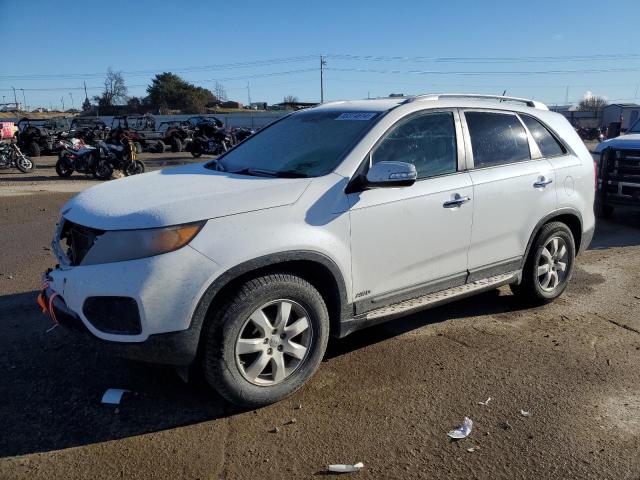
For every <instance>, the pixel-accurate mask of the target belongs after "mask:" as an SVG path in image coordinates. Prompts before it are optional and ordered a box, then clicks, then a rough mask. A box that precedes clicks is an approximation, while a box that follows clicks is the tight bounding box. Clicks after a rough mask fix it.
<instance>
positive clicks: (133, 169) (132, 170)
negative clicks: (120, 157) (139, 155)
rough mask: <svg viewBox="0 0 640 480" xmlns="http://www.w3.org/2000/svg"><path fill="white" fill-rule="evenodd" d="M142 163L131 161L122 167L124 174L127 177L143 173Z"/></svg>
mask: <svg viewBox="0 0 640 480" xmlns="http://www.w3.org/2000/svg"><path fill="white" fill-rule="evenodd" d="M144 168H145V167H144V163H142V162H141V161H140V160H131V161H130V162H129V163H127V165H126V166H125V167H124V174H125V175H126V176H127V177H128V176H131V175H138V174H140V173H144Z"/></svg>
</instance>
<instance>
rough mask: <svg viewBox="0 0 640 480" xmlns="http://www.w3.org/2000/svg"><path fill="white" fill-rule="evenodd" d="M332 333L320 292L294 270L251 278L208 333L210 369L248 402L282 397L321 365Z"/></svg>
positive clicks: (209, 376) (214, 379)
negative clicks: (292, 271) (292, 272)
mask: <svg viewBox="0 0 640 480" xmlns="http://www.w3.org/2000/svg"><path fill="white" fill-rule="evenodd" d="M328 338H329V315H328V313H327V307H326V305H325V303H324V300H323V298H322V296H321V295H320V293H318V291H317V290H316V289H315V288H314V287H313V286H312V285H311V284H310V283H309V282H307V281H306V280H304V279H303V278H301V277H298V276H295V275H291V274H288V273H281V274H272V275H265V276H262V277H258V278H255V279H253V280H249V281H247V282H246V283H245V284H243V285H242V286H241V287H240V288H239V289H238V291H237V293H236V294H235V295H233V296H231V298H230V299H229V300H228V301H227V302H226V304H225V305H222V306H221V308H220V309H218V313H217V314H216V316H215V317H214V318H212V319H211V321H210V322H209V323H208V324H207V328H206V333H205V338H204V340H203V341H204V342H205V344H204V355H203V369H204V375H205V378H206V380H207V382H208V383H209V385H211V386H212V387H213V388H215V389H216V390H217V391H218V392H219V393H220V394H221V395H222V396H223V397H224V398H226V399H227V400H229V401H230V402H233V403H235V404H237V405H241V406H244V407H257V406H261V405H267V404H269V403H273V402H277V401H278V400H281V399H283V398H284V397H286V396H288V395H290V394H291V393H293V392H295V391H296V390H298V389H299V388H300V387H301V386H302V385H303V384H304V383H305V382H306V381H307V380H308V379H309V378H310V377H311V376H312V375H313V374H314V373H315V371H316V370H317V368H318V366H319V365H320V362H321V360H322V357H323V355H324V352H325V349H326V346H327V341H328Z"/></svg>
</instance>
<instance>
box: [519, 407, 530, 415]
mask: <svg viewBox="0 0 640 480" xmlns="http://www.w3.org/2000/svg"><path fill="white" fill-rule="evenodd" d="M520 415H522V416H523V417H530V416H531V412H527V411H525V410H522V409H520Z"/></svg>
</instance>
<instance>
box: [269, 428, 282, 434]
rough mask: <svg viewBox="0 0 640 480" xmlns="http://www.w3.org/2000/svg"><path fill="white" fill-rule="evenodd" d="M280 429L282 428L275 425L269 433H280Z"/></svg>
mask: <svg viewBox="0 0 640 480" xmlns="http://www.w3.org/2000/svg"><path fill="white" fill-rule="evenodd" d="M279 431H280V429H279V428H278V427H273V428H272V429H271V430H269V433H278V432H279Z"/></svg>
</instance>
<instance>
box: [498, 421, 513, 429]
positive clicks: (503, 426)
mask: <svg viewBox="0 0 640 480" xmlns="http://www.w3.org/2000/svg"><path fill="white" fill-rule="evenodd" d="M498 426H499V427H500V428H501V429H503V430H509V429H511V428H513V427H512V426H511V424H510V423H509V420H505V421H504V422H500V423H499V424H498Z"/></svg>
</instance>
